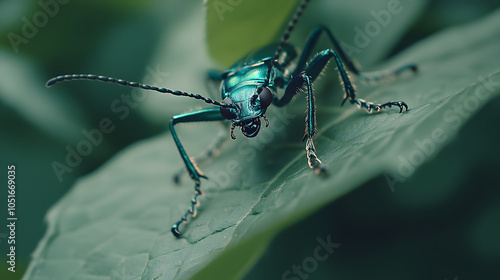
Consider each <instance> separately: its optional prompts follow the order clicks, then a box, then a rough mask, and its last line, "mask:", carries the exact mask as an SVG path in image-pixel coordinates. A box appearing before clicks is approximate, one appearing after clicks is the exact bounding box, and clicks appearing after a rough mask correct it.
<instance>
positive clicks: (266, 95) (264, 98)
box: [259, 87, 273, 108]
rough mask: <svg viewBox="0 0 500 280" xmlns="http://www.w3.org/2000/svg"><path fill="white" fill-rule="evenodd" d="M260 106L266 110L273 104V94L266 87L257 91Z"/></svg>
mask: <svg viewBox="0 0 500 280" xmlns="http://www.w3.org/2000/svg"><path fill="white" fill-rule="evenodd" d="M259 98H260V106H262V108H267V107H269V105H271V102H273V94H272V93H271V91H270V90H269V88H267V87H262V88H260V89H259Z"/></svg>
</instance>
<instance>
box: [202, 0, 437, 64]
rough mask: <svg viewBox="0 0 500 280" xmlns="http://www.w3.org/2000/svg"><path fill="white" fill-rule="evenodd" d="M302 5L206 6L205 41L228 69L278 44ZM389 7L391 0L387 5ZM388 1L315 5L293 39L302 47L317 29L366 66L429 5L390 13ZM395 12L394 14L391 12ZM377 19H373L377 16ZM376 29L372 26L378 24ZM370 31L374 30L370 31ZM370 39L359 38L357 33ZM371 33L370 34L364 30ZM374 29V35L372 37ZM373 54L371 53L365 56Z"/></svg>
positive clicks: (230, 1)
mask: <svg viewBox="0 0 500 280" xmlns="http://www.w3.org/2000/svg"><path fill="white" fill-rule="evenodd" d="M299 2H301V1H298V0H294V1H287V0H279V1H257V0H254V1H240V0H208V1H206V5H205V6H206V39H207V43H208V50H209V53H210V55H211V56H212V58H213V59H215V60H216V61H217V62H219V63H221V64H222V65H224V66H226V67H229V66H230V65H231V64H233V63H235V62H236V61H237V60H238V59H240V58H242V57H243V56H244V55H246V54H248V53H249V52H250V51H253V50H255V49H258V48H260V47H262V46H264V45H267V44H270V43H273V42H278V41H279V40H280V39H281V37H280V36H282V34H283V32H284V30H285V29H286V24H287V23H288V21H289V20H290V19H291V18H292V15H293V14H294V13H295V11H296V8H297V6H298V3H299ZM389 2H391V1H389ZM389 2H388V1H386V0H373V1H363V0H355V1H311V2H310V3H309V4H308V7H307V9H306V10H305V12H304V14H303V16H302V17H301V18H300V20H299V23H298V24H297V25H296V26H295V29H294V31H293V33H292V35H291V37H290V42H292V43H294V44H295V45H296V46H298V47H302V46H303V44H304V43H305V42H304V40H303V38H306V36H307V35H309V33H310V32H311V31H312V30H313V28H314V27H315V26H316V25H318V24H323V25H325V26H328V27H330V28H332V31H333V33H334V34H335V36H336V38H337V39H338V40H339V41H340V42H342V43H343V44H346V45H350V46H352V52H351V54H352V56H353V57H354V58H356V59H358V60H359V61H360V62H363V64H365V65H366V63H371V62H373V61H375V59H377V58H380V57H381V56H383V55H386V54H387V53H388V51H389V50H390V46H393V45H394V44H396V43H397V41H398V40H399V38H400V37H401V36H403V34H404V32H405V31H406V30H407V29H408V27H409V25H411V23H412V22H413V21H414V20H415V18H416V17H417V16H418V15H419V14H420V12H421V11H422V9H423V8H424V7H425V5H426V2H427V1H417V2H414V1H400V2H399V5H398V6H397V9H395V12H396V13H390V12H389V8H388V5H389V4H388V3H389ZM391 11H393V10H392V9H391ZM374 15H375V16H374ZM377 19H378V20H379V21H380V22H381V23H382V24H381V25H380V24H379V25H378V27H377V26H375V28H374V29H373V23H374V24H375V25H377V23H378V22H379V21H377ZM371 28H372V29H371ZM358 29H359V30H361V32H362V33H364V34H366V33H368V35H360V36H366V37H365V38H366V39H360V40H359V41H358V39H357V38H356V36H357V35H356V34H357V33H356V30H358ZM366 30H368V31H366ZM370 30H373V31H372V32H370ZM367 50H369V51H367Z"/></svg>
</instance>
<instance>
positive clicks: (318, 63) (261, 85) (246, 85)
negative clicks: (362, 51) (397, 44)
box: [47, 0, 417, 237]
mask: <svg viewBox="0 0 500 280" xmlns="http://www.w3.org/2000/svg"><path fill="white" fill-rule="evenodd" d="M308 3H309V0H303V1H302V2H301V4H300V5H299V7H298V8H297V10H296V12H295V15H294V17H293V18H292V20H291V21H290V22H289V23H288V26H287V28H286V31H285V33H284V35H283V36H282V38H281V41H280V42H279V43H277V44H272V45H269V46H267V47H264V48H262V49H259V50H257V51H255V52H253V53H250V54H248V55H247V56H245V57H244V58H242V59H241V60H239V61H238V62H236V63H235V64H234V65H233V66H232V67H231V68H230V69H229V70H227V71H225V72H223V73H222V74H217V73H216V72H213V71H212V72H209V75H208V76H209V80H212V81H216V82H220V85H221V95H222V96H221V98H222V102H217V101H215V100H212V99H210V98H207V97H203V96H201V95H199V94H192V93H187V92H183V91H178V90H171V89H166V88H163V87H156V86H151V85H145V84H140V83H136V82H129V81H125V80H121V79H115V78H111V77H105V76H97V75H91V74H74V75H63V76H58V77H55V78H52V79H50V80H49V81H48V82H47V86H48V87H49V86H52V85H54V84H55V83H58V82H62V81H69V80H98V81H103V82H109V83H116V84H119V85H123V86H128V87H135V88H142V89H145V90H152V91H157V92H160V93H169V94H173V95H178V96H186V97H191V98H195V99H199V100H202V101H204V102H206V103H208V104H211V105H214V106H216V107H211V108H205V109H200V110H196V111H192V112H189V113H185V114H180V115H176V116H174V117H173V118H172V120H171V121H170V131H171V133H172V137H173V139H174V142H175V144H176V145H177V149H178V150H179V153H180V156H181V158H182V160H183V161H184V164H185V166H186V169H187V172H188V173H189V175H190V177H191V179H192V180H193V181H194V190H195V194H194V196H193V198H192V200H191V205H190V207H189V209H188V210H187V211H186V213H185V214H184V215H183V216H182V217H181V218H180V220H179V221H177V222H176V223H175V224H174V225H173V226H172V233H173V234H174V235H175V236H176V237H180V236H181V231H180V225H181V224H183V223H187V222H188V218H189V216H191V217H195V216H196V212H197V207H198V206H199V202H198V197H199V196H200V195H201V194H202V190H201V187H200V179H201V178H205V179H208V178H207V177H206V176H205V175H204V174H203V173H202V172H201V170H200V169H198V167H197V166H196V164H195V162H194V160H193V159H191V158H190V157H189V156H188V154H187V153H186V151H185V150H184V147H183V146H182V143H181V141H180V139H179V137H178V136H177V132H176V131H175V126H176V125H177V124H180V123H190V122H206V121H224V120H230V121H231V129H230V136H231V138H232V139H236V136H235V134H234V130H235V128H236V127H240V129H241V132H242V134H243V135H244V136H246V137H249V138H252V137H255V136H257V134H258V133H259V131H260V129H261V126H262V125H261V118H263V119H264V122H265V126H266V127H267V126H269V120H268V119H267V117H266V111H267V109H268V107H269V106H270V105H271V104H273V105H274V106H277V107H282V106H285V105H287V104H288V103H289V102H290V101H291V100H292V98H293V97H294V96H295V95H296V94H297V93H299V92H300V91H301V90H303V91H304V92H305V93H306V94H307V109H306V119H305V134H304V137H303V141H305V147H306V156H307V160H308V163H309V166H310V168H312V169H313V170H314V172H315V173H317V174H324V173H325V172H326V169H325V166H324V165H323V163H321V161H320V160H319V158H318V157H317V155H316V151H315V148H314V143H313V137H314V134H315V133H316V107H315V104H314V95H313V89H312V83H313V82H314V80H315V79H316V78H317V77H318V75H319V74H320V73H321V71H322V70H323V69H324V68H325V66H326V64H327V62H328V61H329V60H330V59H332V58H333V60H334V62H335V64H336V66H337V69H338V71H339V73H340V79H341V83H342V86H343V90H344V99H343V101H342V103H341V105H344V103H345V102H346V101H349V102H350V103H351V104H356V105H357V106H358V108H360V109H365V110H367V111H368V112H369V113H372V112H374V111H375V112H379V111H380V110H382V109H384V108H386V107H389V108H390V107H392V106H397V107H399V113H401V112H402V111H403V109H404V110H408V105H407V104H406V103H405V102H403V101H396V102H387V103H383V104H375V103H372V102H367V101H365V100H363V99H359V98H356V90H355V87H354V85H353V83H352V82H351V77H350V76H349V74H348V73H352V74H354V75H355V76H356V77H358V78H360V79H362V80H365V81H378V80H382V79H384V78H391V77H397V76H399V75H400V74H402V73H403V72H405V71H407V70H408V71H411V72H416V71H417V66H416V65H415V64H408V65H404V66H402V67H399V68H397V69H396V70H393V71H378V72H371V73H366V72H361V71H360V70H359V69H358V67H356V66H355V65H354V64H353V62H352V61H351V60H350V59H349V58H348V57H347V55H346V54H345V52H344V51H343V50H342V48H341V47H340V44H339V42H338V41H337V40H336V39H335V37H334V36H333V34H332V32H331V31H330V30H329V29H328V28H327V27H325V26H323V25H318V26H317V27H316V28H314V30H313V31H312V33H311V35H310V36H309V38H308V40H307V42H306V44H305V46H304V48H303V49H302V52H301V54H300V56H299V57H298V60H297V59H296V58H297V56H298V54H297V50H296V49H295V47H293V46H292V45H291V44H289V43H288V39H289V37H290V34H291V32H292V30H293V29H294V27H295V25H296V23H297V22H298V20H299V18H300V17H301V15H302V13H303V11H304V9H305V8H306V6H307V4H308ZM322 34H324V35H326V36H327V38H328V39H329V41H330V43H331V44H332V48H328V49H325V50H323V51H321V52H319V53H317V54H316V55H314V57H313V58H312V60H311V62H310V63H308V64H307V61H309V60H310V57H312V51H313V48H314V46H315V45H316V43H317V41H318V39H319V38H320V36H321V35H322ZM294 62H295V64H294ZM346 68H347V69H346ZM348 71H349V72H348ZM278 89H284V94H282V96H281V97H279V95H278V94H277V90H278ZM211 149H213V148H211ZM211 149H209V150H208V151H207V152H205V153H204V155H205V156H204V158H206V157H207V155H208V156H210V155H211V154H212V152H213V150H211Z"/></svg>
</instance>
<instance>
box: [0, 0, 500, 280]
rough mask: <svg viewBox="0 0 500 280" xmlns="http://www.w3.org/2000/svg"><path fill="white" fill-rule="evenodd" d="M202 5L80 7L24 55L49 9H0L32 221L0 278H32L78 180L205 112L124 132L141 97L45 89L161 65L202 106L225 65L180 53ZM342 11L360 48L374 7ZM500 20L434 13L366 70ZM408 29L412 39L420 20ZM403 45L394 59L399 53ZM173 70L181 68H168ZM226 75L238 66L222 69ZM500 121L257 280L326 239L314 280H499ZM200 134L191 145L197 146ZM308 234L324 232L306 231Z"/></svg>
mask: <svg viewBox="0 0 500 280" xmlns="http://www.w3.org/2000/svg"><path fill="white" fill-rule="evenodd" d="M47 2H50V1H47ZM314 2H323V3H319V4H318V6H316V11H321V10H323V12H324V13H325V14H326V15H327V16H328V14H329V12H330V11H329V9H325V8H323V9H322V8H321V7H322V6H321V5H320V4H324V5H329V3H327V2H325V1H314V0H313V3H314ZM347 2H350V4H349V3H347ZM51 3H56V2H54V1H53V2H51ZM325 3H326V4H325ZM346 3H347V4H346ZM201 5H202V4H201V1H141V2H139V1H120V2H117V1H104V2H103V1H96V0H92V1H83V2H82V1H68V3H67V4H64V5H62V4H61V5H60V6H59V10H58V12H57V13H56V14H55V15H54V16H53V17H52V16H49V17H48V20H47V23H46V24H43V25H40V26H38V27H36V31H33V30H31V31H33V32H34V34H35V35H34V36H33V38H28V40H27V41H28V42H27V43H22V44H20V45H19V46H18V51H17V52H16V48H15V47H13V46H12V39H11V38H12V36H10V37H9V34H12V33H15V34H17V35H19V36H21V35H22V34H23V28H25V26H26V20H27V21H28V22H31V23H33V22H35V21H36V20H41V18H38V19H35V16H36V15H37V14H39V13H40V12H42V11H44V8H43V7H42V6H40V4H39V2H38V1H12V0H6V1H2V2H0V116H1V118H0V128H1V130H2V132H1V134H0V159H1V163H2V164H1V166H5V165H7V164H16V165H17V167H18V180H17V185H18V193H17V195H18V197H17V198H18V208H17V216H18V217H19V219H20V220H19V227H18V228H17V240H18V243H19V245H18V246H17V247H16V248H17V251H16V253H17V257H18V258H17V260H18V266H19V270H18V273H17V274H15V278H12V274H9V273H7V274H6V273H5V271H6V266H5V261H4V259H3V258H4V257H5V255H4V254H3V252H5V251H6V249H5V248H6V242H4V240H3V239H0V241H2V243H0V252H2V255H1V256H0V261H2V266H0V269H1V271H2V272H1V273H0V278H2V279H18V278H20V276H21V272H22V269H23V266H25V265H26V264H27V263H28V261H29V255H30V254H31V253H32V252H33V250H34V248H35V246H36V244H37V243H38V241H39V240H40V239H41V238H42V235H43V233H44V232H45V230H46V227H45V224H44V221H43V220H44V216H45V214H46V212H47V210H48V209H49V207H50V206H51V205H53V204H54V203H55V202H56V201H57V200H58V199H59V198H60V197H61V196H63V195H64V194H65V193H66V192H67V190H68V189H70V187H71V186H72V185H73V183H74V182H75V181H76V180H77V179H78V178H80V177H81V176H83V175H85V174H88V173H89V172H91V171H93V170H95V169H96V168H98V167H99V166H101V165H102V164H103V163H105V162H106V161H107V160H108V159H109V158H110V157H111V156H113V155H114V154H116V153H117V152H118V151H120V150H121V149H123V148H124V147H126V146H128V145H129V144H131V143H134V142H137V141H139V140H141V139H145V138H148V137H150V136H153V135H156V134H159V133H162V132H164V131H165V128H166V124H167V123H168V118H169V117H170V116H171V115H173V114H176V113H180V112H184V111H187V110H190V109H192V108H193V106H197V105H199V104H197V103H190V102H189V101H185V100H182V101H177V100H175V101H173V100H171V99H169V98H166V99H165V97H160V99H162V101H161V102H156V99H155V98H151V99H148V100H146V101H145V102H144V103H143V104H141V105H140V106H139V108H137V109H135V108H132V106H128V107H129V109H130V110H129V112H130V113H129V115H127V117H126V118H124V119H123V120H122V119H121V118H120V116H122V115H121V114H117V113H115V112H113V111H112V109H111V106H112V105H111V104H113V102H115V101H117V100H118V101H119V102H121V103H120V104H121V105H123V104H124V103H125V102H124V101H123V99H122V97H121V96H122V94H130V92H131V91H130V90H129V89H124V88H121V87H116V86H109V85H104V84H100V83H84V82H82V83H77V82H75V83H68V84H64V85H61V86H58V87H54V88H51V89H46V88H45V86H44V82H45V81H46V80H47V79H48V78H50V77H53V76H56V75H60V74H69V73H96V74H103V75H110V76H116V77H120V78H125V79H128V80H135V81H142V80H144V79H145V77H148V73H150V72H148V69H156V68H157V66H158V65H161V66H160V68H161V69H162V70H163V71H165V72H168V73H169V75H168V76H167V79H166V81H162V84H161V85H163V86H168V87H172V88H175V89H181V90H186V91H194V92H204V91H205V89H204V83H203V72H204V71H205V70H206V69H207V68H208V67H213V66H216V65H217V64H216V62H214V61H210V59H209V58H207V55H206V53H204V52H208V50H207V49H208V48H207V47H204V48H199V47H197V48H195V49H196V51H197V52H201V54H200V53H192V50H191V49H190V48H186V49H187V51H188V53H187V54H184V53H182V51H183V50H182V49H180V48H179V49H175V46H176V45H174V43H175V42H172V41H181V42H182V43H183V44H184V45H189V46H200V42H203V41H204V37H203V36H204V34H203V33H204V30H199V33H194V32H193V33H182V32H183V31H182V30H184V29H182V26H185V25H186V24H189V22H197V21H203V20H204V18H203V15H202V13H201V9H200V8H198V7H199V6H201ZM331 5H333V6H335V5H338V6H339V7H342V9H336V10H335V11H332V13H335V15H336V18H337V20H340V23H341V24H335V26H332V28H333V29H334V31H335V33H336V34H340V37H341V38H342V37H343V36H344V37H343V38H350V37H349V36H350V35H349V34H352V26H356V25H357V24H362V23H363V22H364V21H362V20H360V19H359V18H358V16H359V15H358V14H353V13H352V11H355V9H353V10H349V12H346V10H345V9H347V8H346V7H350V6H353V7H356V6H358V7H360V6H361V7H364V6H366V5H369V4H368V2H365V1H344V2H342V1H341V2H340V3H332V4H331ZM497 7H498V3H497V1H492V0H481V1H475V2H470V1H451V0H440V1H431V2H430V3H429V4H428V6H427V8H426V9H425V10H424V11H423V13H422V14H420V16H419V17H418V18H416V22H415V23H414V24H413V25H412V26H411V28H410V29H409V30H407V31H405V30H406V29H407V28H406V27H405V28H399V29H398V30H394V31H391V32H387V34H388V35H382V36H381V37H380V38H379V40H378V41H374V42H373V44H372V45H371V46H370V48H369V50H370V51H364V52H362V53H361V54H360V55H359V56H357V57H356V58H357V59H358V61H360V62H361V63H363V65H365V66H370V65H372V64H373V63H375V62H377V61H381V60H382V59H383V58H384V57H385V56H386V55H387V54H389V53H390V54H395V53H396V52H397V51H399V50H401V49H404V48H406V47H408V46H411V45H412V44H413V43H415V42H416V41H417V40H420V39H423V38H426V37H428V36H431V35H432V34H433V33H435V32H437V31H439V30H441V29H444V28H447V27H450V26H456V25H459V24H464V23H467V22H470V21H473V20H476V19H478V18H481V17H482V16H484V15H486V14H487V13H488V12H491V11H492V10H493V9H495V8H497ZM267 8H268V7H267ZM311 8H312V9H314V7H311ZM53 9H55V8H53ZM365 9H366V8H365ZM263 10H266V7H263ZM193 11H195V12H193ZM266 11H268V10H266ZM318 17H319V15H318ZM24 19H26V20H24ZM317 20H319V18H315V17H309V18H306V17H305V18H303V19H302V20H301V24H302V26H303V27H299V28H298V30H297V31H296V32H297V33H294V35H293V36H294V37H293V38H292V42H294V43H296V44H297V45H300V44H301V43H302V42H303V38H305V36H306V34H307V33H308V32H309V30H310V27H311V26H314V25H315V24H317V23H318V22H316V21H317ZM322 23H324V22H323V21H322ZM342 23H345V24H342ZM349 24H351V25H349ZM405 24H406V25H407V27H410V26H409V25H410V24H411V20H410V21H407V22H406V23H405ZM179 30H181V31H179ZM195 32H196V31H195ZM241 34H242V35H245V34H246V33H243V32H242V33H241ZM219 35H220V34H219ZM222 36H223V34H222ZM383 36H387V37H386V38H384V37H383ZM193 37H196V38H195V39H193ZM401 37H402V38H401ZM216 38H219V37H216ZM226 38H227V36H226ZM207 39H208V40H209V41H210V38H207ZM230 39H232V37H230ZM192 40H195V42H196V44H193V43H192ZM233 40H237V39H233ZM217 41H218V40H217ZM202 44H203V43H202ZM180 45H181V46H182V44H180ZM393 45H396V47H394V48H391V46H393ZM203 46H204V45H203ZM210 46H211V47H212V45H210ZM391 49H392V52H391ZM470 51H471V52H474V49H471V50H470ZM189 52H191V53H189ZM180 54H182V55H180ZM173 59H176V60H175V61H174V60H173ZM214 59H216V60H217V59H218V57H217V56H215V57H214ZM492 59H493V58H492ZM182 60H184V61H182ZM180 61H181V62H182V63H181V62H180ZM170 62H171V63H172V64H173V65H176V68H171V67H169V66H168V65H169V63H170ZM218 63H226V64H227V63H230V62H228V61H221V60H220V59H218ZM163 65H167V66H163ZM480 67H481V65H478V68H480ZM471 75H474V73H471ZM334 80H335V81H334V82H336V79H334ZM190 82H191V84H190ZM186 87H188V88H186ZM189 87H190V88H189ZM336 101H338V100H337V99H335V100H334V101H332V102H336ZM165 103H168V104H166V105H165ZM332 104H338V103H332ZM178 108H185V109H180V110H179V109H178ZM496 108H498V99H496V100H495V101H494V102H493V103H492V104H490V105H488V106H487V107H485V109H484V110H483V111H482V112H481V113H480V114H478V115H477V116H475V117H474V118H473V119H471V120H470V121H469V123H468V124H467V125H466V127H465V128H464V129H463V130H462V132H461V133H460V134H459V135H458V137H457V138H456V140H455V141H454V142H452V143H451V144H450V145H449V146H448V147H446V148H445V149H444V150H443V151H441V152H440V153H439V154H438V155H437V156H436V157H435V158H433V159H432V160H431V161H430V162H428V163H426V164H425V165H424V166H422V167H421V168H420V169H419V170H418V171H417V172H416V173H415V174H414V175H413V176H412V177H411V178H410V179H409V180H408V181H406V182H404V183H401V184H398V185H397V187H396V192H394V193H390V192H389V190H388V188H387V183H386V182H385V178H383V177H380V178H375V179H373V180H371V181H370V182H368V183H366V184H365V185H363V186H362V187H360V188H359V189H358V190H356V191H355V192H353V193H351V194H349V195H347V196H345V197H343V198H342V199H340V200H338V201H336V202H335V203H334V204H331V205H330V206H328V207H326V208H325V209H323V210H322V211H320V212H318V213H317V214H316V215H313V216H311V217H310V218H308V219H307V220H305V221H303V222H302V223H301V224H297V225H296V226H294V227H291V228H289V229H288V230H286V231H285V232H283V233H282V234H281V235H279V236H278V238H276V239H275V240H274V241H273V242H272V243H271V246H270V247H269V250H268V251H267V253H266V255H264V258H262V259H261V261H260V262H259V263H258V264H257V266H256V267H255V269H253V270H252V272H251V274H249V276H248V277H249V279H254V278H257V277H261V278H265V279H266V278H268V277H270V276H271V275H274V276H275V277H281V273H283V271H285V270H286V269H289V267H291V265H293V264H299V263H300V262H301V261H302V260H303V259H304V258H305V257H307V256H309V255H310V252H311V250H312V249H314V247H315V246H316V243H315V242H316V239H315V238H316V237H317V236H326V235H328V234H332V235H333V236H334V239H335V240H336V241H338V242H340V243H342V246H341V247H340V248H339V250H338V254H337V253H335V254H334V255H333V257H331V258H330V259H328V260H327V261H326V262H325V263H323V264H321V265H320V267H319V269H318V271H316V272H315V273H314V274H312V275H313V276H312V278H311V279H315V278H317V279H324V278H325V277H329V276H332V275H333V276H337V277H338V278H343V279H357V278H360V279H361V278H363V279H366V278H368V279H387V278H403V279H422V278H433V279H453V278H454V277H455V276H458V277H459V279H461V278H464V279H467V278H486V277H488V276H491V275H492V274H493V275H495V274H494V273H495V272H496V275H498V271H495V266H494V265H495V264H496V263H498V260H499V256H498V254H499V252H500V249H499V247H500V246H499V244H498V238H497V236H499V235H498V232H499V229H498V223H496V221H498V220H499V218H500V217H499V216H500V211H499V209H498V207H497V206H496V205H498V201H499V199H500V198H499V194H498V191H496V190H495V189H494V188H493V187H494V186H495V185H498V184H495V182H496V181H495V180H496V177H495V175H496V172H497V171H498V170H499V166H498V160H496V159H498V153H499V148H498V145H497V144H496V142H495V141H494V139H498V133H497V132H496V131H495V129H491V127H496V124H495V121H494V120H498V113H497V112H496ZM105 118H108V119H110V120H112V122H113V124H114V125H115V126H116V128H115V130H114V132H113V133H110V134H107V135H105V137H104V138H103V141H102V143H101V144H99V145H97V146H94V147H93V151H92V153H90V155H89V156H86V157H83V158H82V161H81V163H80V164H78V166H77V167H75V168H71V169H72V172H70V173H69V172H68V173H64V175H62V178H63V180H62V182H61V181H60V180H59V179H58V178H57V176H56V174H55V173H54V169H53V163H54V162H60V163H65V162H66V161H67V157H68V150H67V147H71V148H73V149H76V147H77V146H78V144H79V143H81V142H82V141H84V140H86V137H85V136H84V134H82V131H83V130H85V131H91V130H93V129H95V128H97V127H98V126H99V122H100V121H102V120H103V119H105ZM301 129H302V128H301ZM195 130H196V129H195ZM195 130H194V131H188V132H186V135H189V136H193V137H195V136H196V135H197V134H196V131H195ZM165 145H166V144H165ZM193 148H194V150H196V147H193ZM194 153H195V152H193V154H194ZM173 158H174V159H177V158H176V157H173ZM145 160H146V159H145ZM179 162H180V161H179ZM140 164H141V163H137V165H140ZM171 166H174V167H175V168H176V167H177V166H178V165H177V164H174V165H171ZM179 166H180V165H179ZM165 180H169V178H165ZM184 188H187V187H186V186H184ZM443 189H445V190H443ZM2 197H3V196H2ZM4 205H6V204H5V201H4V200H3V199H2V202H1V203H0V209H5V208H6V206H4ZM0 213H2V214H0V219H1V220H3V221H5V216H4V215H5V214H6V213H4V211H3V210H2V211H1V212H0ZM168 222H170V221H168ZM495 226H496V227H495ZM193 228H194V227H191V229H193ZM306 228H314V229H315V231H305V230H304V229H306ZM0 233H2V231H0ZM291 244H293V245H291ZM290 252H292V253H290ZM430 263H432V264H433V265H429V264H430ZM360 267H363V268H366V269H359V268H360ZM5 277H7V278H5ZM412 277H413V278H412Z"/></svg>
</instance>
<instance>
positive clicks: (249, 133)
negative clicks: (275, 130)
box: [241, 118, 260, 138]
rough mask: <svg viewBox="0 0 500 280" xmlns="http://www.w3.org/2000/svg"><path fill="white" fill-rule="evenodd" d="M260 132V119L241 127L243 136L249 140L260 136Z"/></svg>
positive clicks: (252, 120) (250, 121)
mask: <svg viewBox="0 0 500 280" xmlns="http://www.w3.org/2000/svg"><path fill="white" fill-rule="evenodd" d="M259 131H260V119H258V118H255V119H251V120H249V121H247V122H245V123H244V124H243V125H242V126H241V132H242V133H243V135H245V136H246V137H249V138H251V137H255V136H257V134H259Z"/></svg>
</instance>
